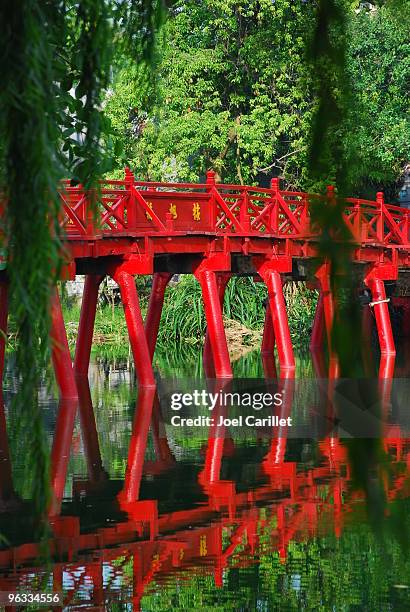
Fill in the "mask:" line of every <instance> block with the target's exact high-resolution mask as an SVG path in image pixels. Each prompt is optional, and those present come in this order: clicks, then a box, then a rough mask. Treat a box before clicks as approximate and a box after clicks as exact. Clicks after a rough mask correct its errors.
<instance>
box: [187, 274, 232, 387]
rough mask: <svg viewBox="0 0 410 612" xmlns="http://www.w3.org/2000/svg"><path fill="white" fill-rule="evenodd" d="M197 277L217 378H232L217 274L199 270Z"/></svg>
mask: <svg viewBox="0 0 410 612" xmlns="http://www.w3.org/2000/svg"><path fill="white" fill-rule="evenodd" d="M195 277H196V278H197V280H198V282H199V284H200V285H201V289H202V296H203V300H204V308H205V317H206V322H207V326H208V333H209V342H210V345H211V349H212V356H213V362H214V366H215V376H216V378H232V368H231V363H230V360H229V351H228V345H227V343H226V337H225V329H224V324H223V319H222V308H221V302H220V296H219V292H218V284H217V281H216V273H215V272H214V271H213V270H207V269H204V268H202V269H200V268H199V269H197V270H196V271H195Z"/></svg>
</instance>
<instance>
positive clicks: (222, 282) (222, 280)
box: [203, 272, 231, 378]
mask: <svg viewBox="0 0 410 612" xmlns="http://www.w3.org/2000/svg"><path fill="white" fill-rule="evenodd" d="M230 277H231V275H230V274H229V273H226V272H219V273H217V274H216V283H217V286H218V297H219V303H220V304H221V311H222V313H223V305H224V298H225V291H226V287H227V284H228V282H229V279H230ZM203 357H204V368H205V371H206V373H207V376H209V377H210V378H212V377H213V376H214V375H215V366H214V363H213V360H212V347H211V340H210V336H209V331H208V328H206V332H205V342H204V348H203Z"/></svg>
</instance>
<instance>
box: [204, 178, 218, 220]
mask: <svg viewBox="0 0 410 612" xmlns="http://www.w3.org/2000/svg"><path fill="white" fill-rule="evenodd" d="M206 185H207V192H208V193H209V206H210V215H209V219H210V226H211V228H212V229H214V228H216V218H217V214H216V202H215V197H214V194H213V190H214V189H215V185H216V182H215V172H214V171H213V170H208V172H207V173H206Z"/></svg>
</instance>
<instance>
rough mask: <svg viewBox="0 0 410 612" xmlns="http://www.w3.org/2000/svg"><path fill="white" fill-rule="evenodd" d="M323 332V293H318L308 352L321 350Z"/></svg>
mask: <svg viewBox="0 0 410 612" xmlns="http://www.w3.org/2000/svg"><path fill="white" fill-rule="evenodd" d="M324 331H325V318H324V301H323V293H322V291H319V297H318V300H317V305H316V311H315V318H314V320H313V327H312V335H311V337H310V345H309V348H310V350H311V351H312V352H313V351H318V350H320V349H321V348H323V336H324Z"/></svg>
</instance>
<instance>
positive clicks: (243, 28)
mask: <svg viewBox="0 0 410 612" xmlns="http://www.w3.org/2000/svg"><path fill="white" fill-rule="evenodd" d="M341 4H342V5H343V7H344V9H345V17H346V23H345V28H346V30H345V32H344V33H343V36H344V38H345V40H344V43H345V57H344V58H343V62H344V65H343V66H341V71H342V72H341V74H342V78H343V79H344V82H343V83H342V84H341V82H340V79H339V81H337V80H334V79H333V80H332V79H331V78H330V79H329V81H330V84H329V93H330V95H331V96H334V97H335V100H336V101H337V105H336V108H337V113H339V112H342V110H343V111H344V112H343V121H341V120H340V118H339V117H336V124H335V128H334V130H333V131H332V134H331V140H332V141H333V142H334V143H338V153H337V156H333V159H331V160H330V162H329V163H328V164H327V165H326V168H325V171H324V173H323V172H322V175H321V176H320V180H319V181H318V180H315V179H314V178H313V177H312V176H311V175H310V172H309V159H308V150H309V146H310V144H311V140H312V129H311V128H312V121H313V118H314V116H315V113H316V111H317V107H318V92H317V87H316V83H315V66H314V65H313V63H312V58H311V56H310V55H309V53H308V52H307V49H309V47H310V46H311V45H312V39H313V35H314V29H315V26H316V18H317V4H316V3H315V2H310V1H308V0H299V1H297V2H291V1H289V0H276V1H275V2H271V1H270V0H264V1H262V2H260V1H258V2H257V1H256V0H251V1H239V2H236V1H235V2H234V1H233V0H205V1H204V2H200V3H199V2H196V1H195V0H180V1H179V2H177V3H176V4H175V5H174V7H173V10H172V15H171V17H170V19H169V20H168V23H167V25H166V28H165V45H164V50H163V54H162V59H161V61H160V64H159V68H158V81H157V87H156V89H155V90H154V89H150V90H147V88H146V87H142V86H141V80H140V74H139V70H138V69H137V68H136V67H135V66H134V65H133V64H132V63H131V64H130V63H128V62H123V63H122V65H119V70H118V73H117V76H116V80H115V83H114V86H113V88H112V90H111V91H110V93H109V95H108V97H107V100H106V114H107V116H108V117H109V118H110V119H111V121H112V126H113V131H114V138H115V140H116V142H117V144H118V145H119V146H118V152H117V156H116V166H117V167H118V168H120V167H121V166H123V165H124V164H125V163H131V165H132V166H133V169H134V170H135V171H136V173H137V175H138V176H141V177H144V178H148V179H154V180H197V179H198V177H201V176H203V175H204V172H205V171H206V169H207V168H209V167H213V168H214V169H215V170H216V171H217V172H218V173H219V174H220V176H221V178H222V179H223V180H224V181H228V182H244V183H262V184H266V183H267V182H268V181H269V179H270V178H271V177H273V176H281V177H283V178H284V179H285V181H286V182H287V184H288V185H290V186H292V187H295V188H312V187H315V188H320V187H322V186H323V185H324V184H325V183H326V182H337V177H338V171H339V169H340V166H341V165H342V164H344V165H345V166H346V167H347V168H348V181H349V185H350V186H351V189H353V190H355V191H356V192H358V193H365V192H367V191H369V190H373V191H374V190H376V188H379V187H382V186H384V187H392V190H393V191H394V188H395V183H396V182H397V181H398V180H399V179H400V174H401V172H402V168H403V165H404V163H405V162H406V161H407V160H408V159H409V158H410V146H409V142H410V138H409V136H410V126H409V121H408V96H407V93H408V91H407V90H408V85H407V84H408V82H409V80H410V67H409V56H410V53H409V51H410V43H409V38H408V29H407V27H406V25H408V22H407V24H406V21H405V17H404V16H405V14H406V11H405V7H403V6H402V7H401V10H400V15H402V16H403V17H400V18H398V16H397V14H395V10H396V9H395V7H394V6H391V5H389V3H387V4H383V6H379V7H377V8H376V7H373V8H372V10H366V8H364V7H360V6H359V7H358V3H357V2H355V3H351V2H348V3H341ZM404 4H406V5H407V6H408V5H409V3H408V1H407V2H405V3H404ZM409 12H410V11H409ZM337 27H338V24H337V23H336V24H335V27H334V32H333V37H334V38H337V36H338V34H341V33H340V32H338V29H337ZM340 38H341V36H340ZM334 48H336V49H337V48H338V47H337V45H336V46H335V47H334ZM330 59H332V58H330ZM333 59H334V60H335V63H336V64H337V60H338V58H333ZM321 76H322V75H321ZM343 88H344V89H345V91H341V89H343ZM343 105H344V106H345V108H344V109H343ZM339 107H340V109H341V110H340V111H339ZM319 129H320V126H319ZM322 144H323V143H322ZM335 157H336V159H334V158H335Z"/></svg>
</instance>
